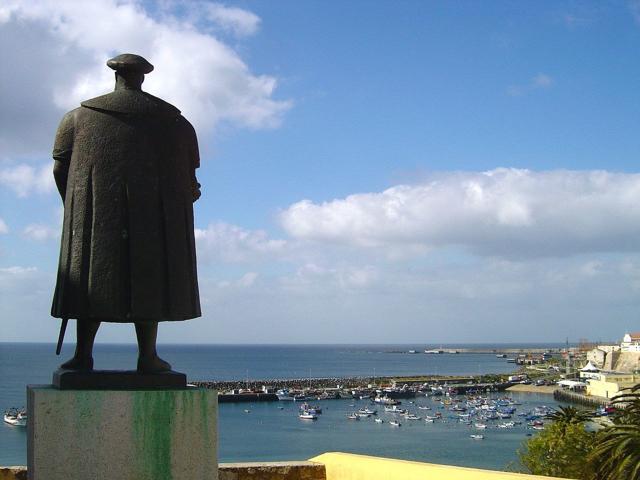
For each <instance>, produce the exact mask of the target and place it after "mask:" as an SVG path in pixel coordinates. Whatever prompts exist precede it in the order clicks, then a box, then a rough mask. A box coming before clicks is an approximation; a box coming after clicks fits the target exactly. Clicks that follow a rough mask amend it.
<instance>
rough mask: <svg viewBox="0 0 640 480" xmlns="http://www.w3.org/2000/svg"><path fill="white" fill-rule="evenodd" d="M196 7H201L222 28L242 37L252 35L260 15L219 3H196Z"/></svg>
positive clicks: (256, 27) (255, 30)
mask: <svg viewBox="0 0 640 480" xmlns="http://www.w3.org/2000/svg"><path fill="white" fill-rule="evenodd" d="M197 5H198V8H203V9H204V10H205V12H206V16H207V18H208V19H209V20H211V21H213V22H215V23H217V24H218V25H220V27H221V28H222V29H224V30H228V31H230V32H231V33H233V34H234V35H237V36H240V37H244V36H248V35H253V34H255V33H256V32H257V31H258V27H259V26H260V17H258V16H257V15H256V14H254V13H252V12H249V11H247V10H243V9H241V8H237V7H227V6H226V5H222V4H219V3H205V2H200V3H198V4H197Z"/></svg>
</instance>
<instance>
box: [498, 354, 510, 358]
mask: <svg viewBox="0 0 640 480" xmlns="http://www.w3.org/2000/svg"><path fill="white" fill-rule="evenodd" d="M496 358H507V354H506V353H499V354H497V355H496Z"/></svg>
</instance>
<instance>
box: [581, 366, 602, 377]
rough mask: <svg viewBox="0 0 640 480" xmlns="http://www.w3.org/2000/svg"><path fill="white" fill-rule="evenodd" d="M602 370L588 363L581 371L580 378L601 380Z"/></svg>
mask: <svg viewBox="0 0 640 480" xmlns="http://www.w3.org/2000/svg"><path fill="white" fill-rule="evenodd" d="M599 372H600V369H599V368H598V367H596V366H595V365H594V364H593V363H591V362H587V364H586V365H585V366H584V367H582V368H581V369H580V378H581V379H582V378H600V375H599Z"/></svg>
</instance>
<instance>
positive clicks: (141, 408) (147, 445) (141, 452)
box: [132, 391, 177, 480]
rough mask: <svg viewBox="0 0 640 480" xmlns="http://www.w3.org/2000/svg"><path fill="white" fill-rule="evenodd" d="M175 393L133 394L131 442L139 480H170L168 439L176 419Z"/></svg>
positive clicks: (169, 441)
mask: <svg viewBox="0 0 640 480" xmlns="http://www.w3.org/2000/svg"><path fill="white" fill-rule="evenodd" d="M176 393H177V392H175V391H148V392H136V393H135V395H134V400H133V418H132V420H133V435H134V438H133V442H134V448H135V449H136V455H135V456H136V460H137V462H138V468H139V471H140V472H148V473H149V474H150V476H149V477H147V476H143V475H142V474H141V476H140V478H141V479H145V480H146V479H147V478H149V480H172V471H171V440H172V437H173V435H172V430H173V425H174V423H175V416H176V413H177V412H176V401H175V399H176Z"/></svg>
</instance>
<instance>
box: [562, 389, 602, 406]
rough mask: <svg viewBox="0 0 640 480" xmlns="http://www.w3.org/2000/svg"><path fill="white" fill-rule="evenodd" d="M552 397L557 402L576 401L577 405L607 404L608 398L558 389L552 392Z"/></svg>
mask: <svg viewBox="0 0 640 480" xmlns="http://www.w3.org/2000/svg"><path fill="white" fill-rule="evenodd" d="M553 398H554V399H555V400H557V401H559V402H568V403H577V404H579V405H586V406H589V407H600V406H603V405H608V404H609V400H608V399H606V398H602V397H593V396H587V395H583V394H581V393H577V392H570V391H568V390H560V389H558V390H556V391H554V392H553Z"/></svg>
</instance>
